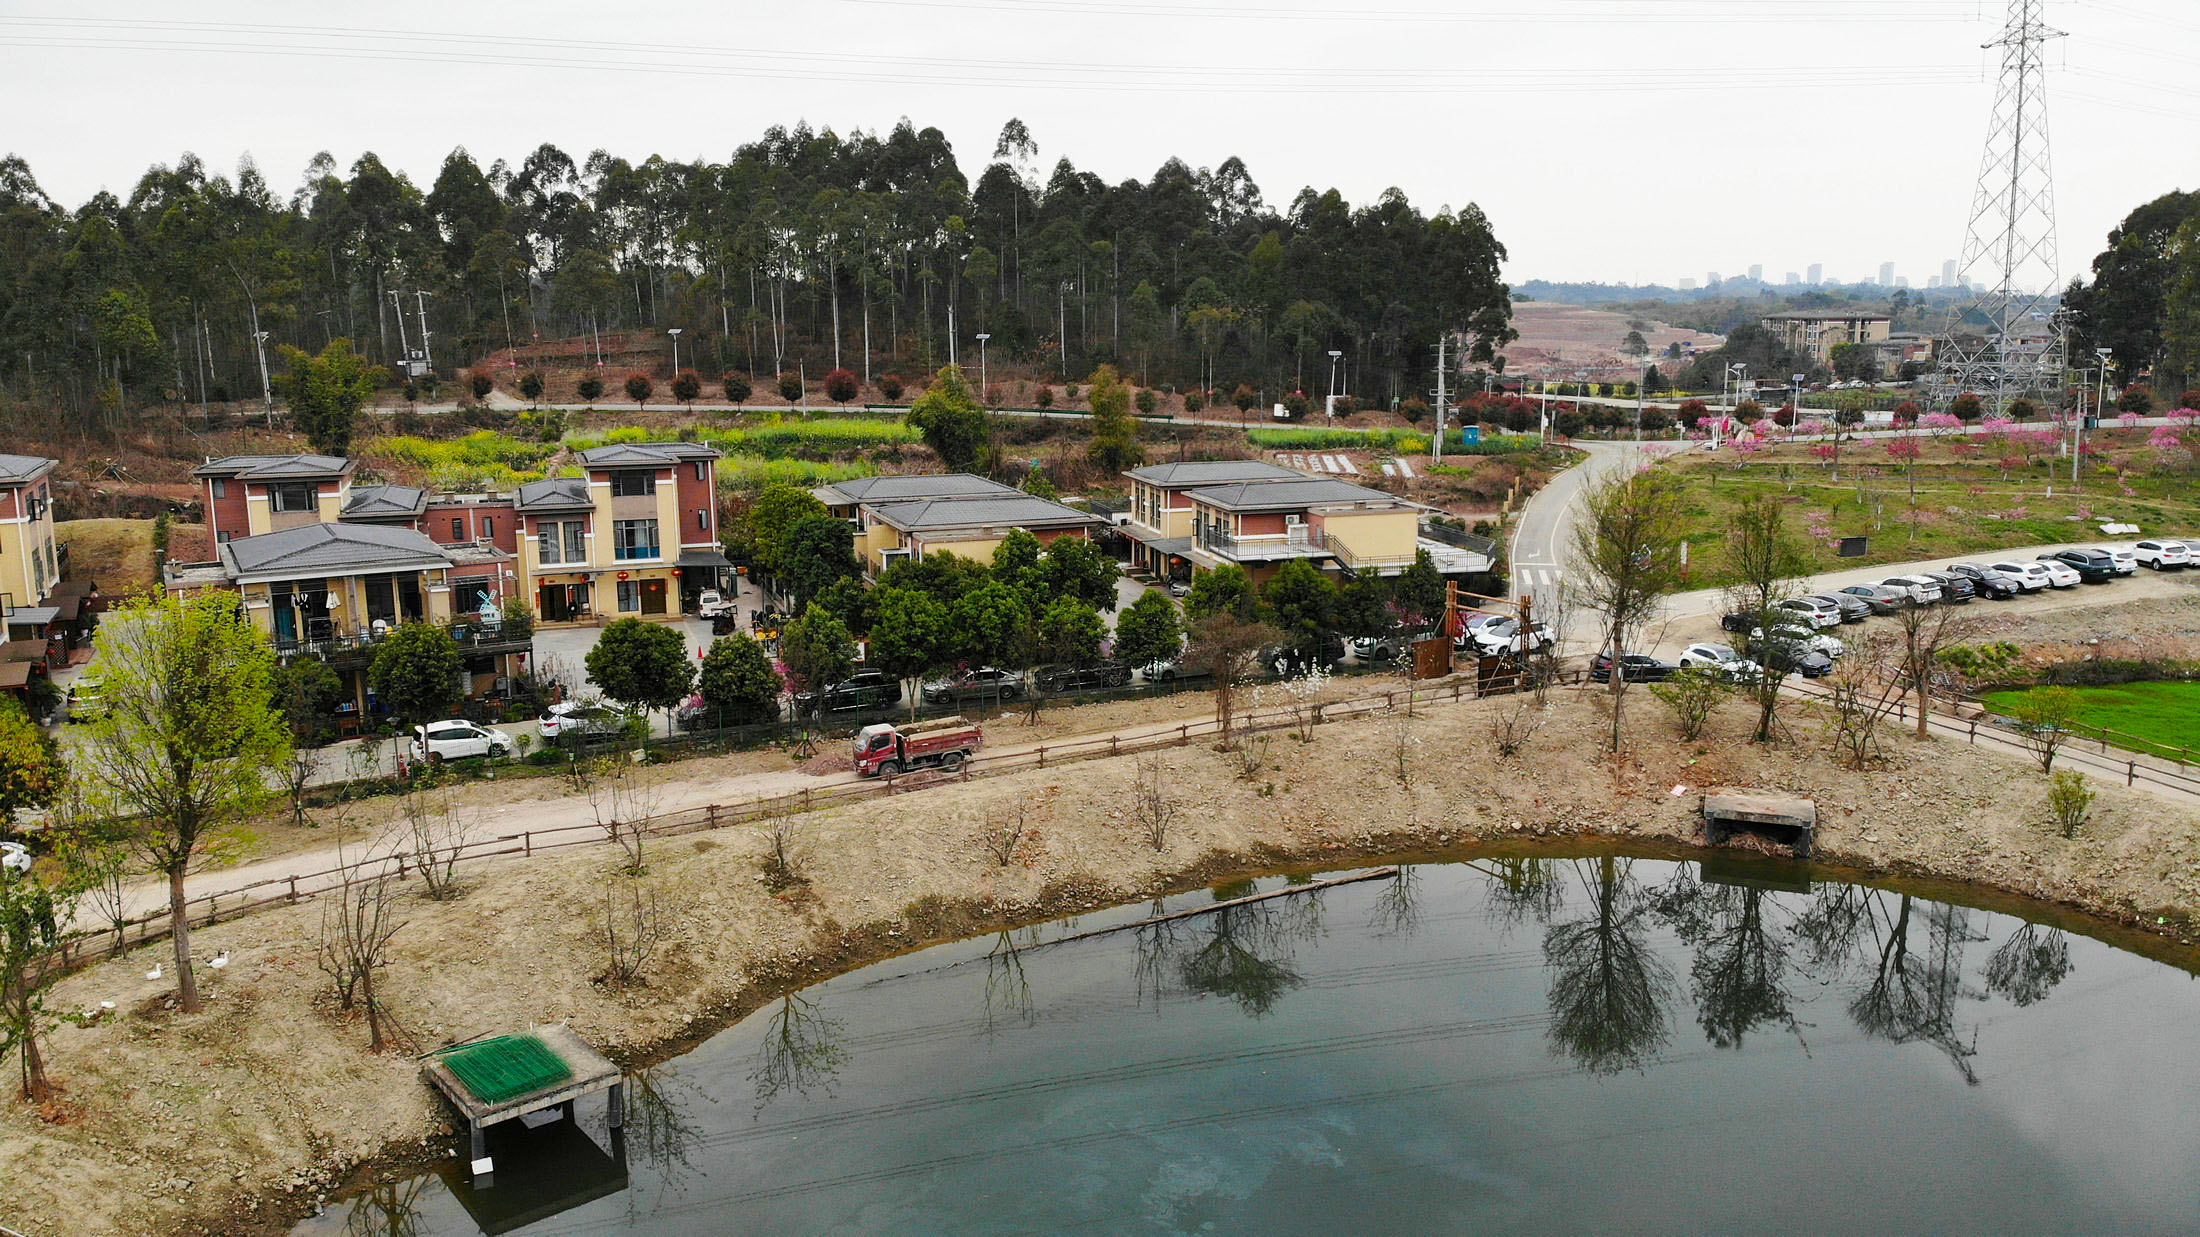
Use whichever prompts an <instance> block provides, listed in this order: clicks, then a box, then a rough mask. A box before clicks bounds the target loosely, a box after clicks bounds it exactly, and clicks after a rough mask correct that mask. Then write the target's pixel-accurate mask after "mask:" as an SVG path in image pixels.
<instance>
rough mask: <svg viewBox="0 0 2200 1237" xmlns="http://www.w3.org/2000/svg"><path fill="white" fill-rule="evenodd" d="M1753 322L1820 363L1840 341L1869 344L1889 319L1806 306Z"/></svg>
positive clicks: (1882, 336) (1884, 333)
mask: <svg viewBox="0 0 2200 1237" xmlns="http://www.w3.org/2000/svg"><path fill="white" fill-rule="evenodd" d="M1757 322H1758V325H1760V326H1762V327H1764V329H1766V330H1767V331H1770V332H1772V333H1773V335H1774V336H1776V337H1777V338H1778V339H1779V340H1780V341H1781V342H1782V343H1784V344H1786V345H1787V347H1788V349H1789V350H1790V351H1792V352H1797V353H1801V354H1802V355H1804V356H1806V357H1808V358H1810V360H1811V361H1812V362H1813V363H1814V364H1818V365H1824V364H1826V363H1827V362H1829V361H1830V360H1832V358H1833V350H1834V349H1835V348H1836V347H1838V346H1840V345H1842V344H1869V343H1876V342H1878V341H1880V340H1883V339H1885V338H1887V332H1888V329H1889V326H1890V323H1891V320H1890V319H1889V318H1888V317H1887V315H1885V314H1878V313H1863V312H1859V311H1857V310H1849V309H1806V310H1797V311H1794V312H1790V313H1778V314H1766V315H1765V316H1764V317H1762V318H1759V319H1758V320H1757Z"/></svg>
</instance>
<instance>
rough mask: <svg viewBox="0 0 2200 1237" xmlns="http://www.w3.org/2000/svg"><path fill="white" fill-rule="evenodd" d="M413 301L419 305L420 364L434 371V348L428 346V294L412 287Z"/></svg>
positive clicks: (431, 371)
mask: <svg viewBox="0 0 2200 1237" xmlns="http://www.w3.org/2000/svg"><path fill="white" fill-rule="evenodd" d="M413 297H414V299H415V302H416V303H417V304H418V305H419V306H420V364H421V365H422V366H423V367H424V368H426V369H427V371H428V372H430V373H433V372H434V371H435V350H434V349H433V348H430V347H429V346H428V294H427V293H426V292H423V291H421V290H420V289H418V288H415V289H413Z"/></svg>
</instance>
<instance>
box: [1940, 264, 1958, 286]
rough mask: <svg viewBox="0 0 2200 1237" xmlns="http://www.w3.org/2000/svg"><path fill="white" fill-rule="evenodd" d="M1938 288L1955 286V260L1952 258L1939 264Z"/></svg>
mask: <svg viewBox="0 0 2200 1237" xmlns="http://www.w3.org/2000/svg"><path fill="white" fill-rule="evenodd" d="M1940 286H1941V287H1943V288H1953V287H1955V286H1956V260H1955V259H1954V258H1950V259H1948V260H1947V261H1945V262H1943V263H1941V264H1940Z"/></svg>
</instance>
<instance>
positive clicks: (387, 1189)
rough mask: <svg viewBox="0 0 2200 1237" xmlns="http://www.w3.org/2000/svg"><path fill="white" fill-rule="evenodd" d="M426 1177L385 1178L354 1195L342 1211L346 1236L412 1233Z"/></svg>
mask: <svg viewBox="0 0 2200 1237" xmlns="http://www.w3.org/2000/svg"><path fill="white" fill-rule="evenodd" d="M427 1180H428V1179H427V1178H426V1177H408V1178H406V1179H405V1180H403V1181H387V1182H384V1183H382V1184H381V1185H378V1186H376V1187H374V1188H373V1189H371V1190H368V1191H367V1192H366V1193H364V1194H361V1195H358V1196H356V1197H354V1198H353V1199H352V1200H351V1202H350V1204H349V1205H348V1207H347V1209H346V1210H345V1212H344V1233H345V1237H415V1234H417V1233H419V1232H420V1189H421V1186H422V1185H424V1184H425V1183H426V1182H427Z"/></svg>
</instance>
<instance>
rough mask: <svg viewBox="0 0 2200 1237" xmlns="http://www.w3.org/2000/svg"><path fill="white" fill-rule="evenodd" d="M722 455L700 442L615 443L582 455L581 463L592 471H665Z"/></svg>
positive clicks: (589, 450)
mask: <svg viewBox="0 0 2200 1237" xmlns="http://www.w3.org/2000/svg"><path fill="white" fill-rule="evenodd" d="M720 454H721V453H720V452H719V450H718V448H716V447H708V446H704V445H703V444H702V443H699V442H615V443H612V444H611V445H610V446H608V447H590V448H589V449H588V450H586V451H583V452H581V463H583V464H585V465H587V466H588V467H590V468H636V467H643V466H648V467H652V468H663V467H664V466H665V465H667V464H677V463H679V462H680V461H682V460H715V459H717V458H718V456H719V455H720Z"/></svg>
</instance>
